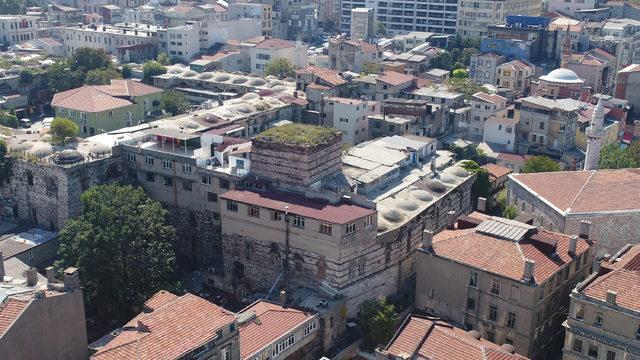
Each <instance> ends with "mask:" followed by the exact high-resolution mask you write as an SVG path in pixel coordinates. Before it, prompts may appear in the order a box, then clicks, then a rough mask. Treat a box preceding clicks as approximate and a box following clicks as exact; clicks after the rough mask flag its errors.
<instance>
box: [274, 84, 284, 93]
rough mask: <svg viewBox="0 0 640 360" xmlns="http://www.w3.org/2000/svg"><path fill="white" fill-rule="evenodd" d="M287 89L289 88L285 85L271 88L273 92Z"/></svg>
mask: <svg viewBox="0 0 640 360" xmlns="http://www.w3.org/2000/svg"><path fill="white" fill-rule="evenodd" d="M285 90H287V88H286V87H285V86H283V85H276V86H274V87H272V88H271V91H273V92H283V91H285Z"/></svg>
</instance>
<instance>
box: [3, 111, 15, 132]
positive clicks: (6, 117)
mask: <svg viewBox="0 0 640 360" xmlns="http://www.w3.org/2000/svg"><path fill="white" fill-rule="evenodd" d="M19 124H20V123H19V122H18V118H17V117H16V115H15V114H12V113H11V112H6V111H0V125H3V126H6V127H10V128H14V129H17V128H18V126H19Z"/></svg>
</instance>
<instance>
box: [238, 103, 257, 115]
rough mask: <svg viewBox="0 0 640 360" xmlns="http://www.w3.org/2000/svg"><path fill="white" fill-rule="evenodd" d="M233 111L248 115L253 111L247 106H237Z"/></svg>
mask: <svg viewBox="0 0 640 360" xmlns="http://www.w3.org/2000/svg"><path fill="white" fill-rule="evenodd" d="M235 109H236V110H237V111H239V112H241V113H243V114H249V113H252V112H253V109H252V108H251V106H249V105H247V104H241V105H238V106H236V107H235Z"/></svg>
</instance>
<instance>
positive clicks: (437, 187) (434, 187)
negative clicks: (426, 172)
mask: <svg viewBox="0 0 640 360" xmlns="http://www.w3.org/2000/svg"><path fill="white" fill-rule="evenodd" d="M424 185H425V187H426V188H427V190H429V191H431V192H434V193H436V194H443V193H444V192H445V191H447V188H446V187H445V186H444V185H442V184H441V183H440V182H438V181H437V180H433V179H427V180H424Z"/></svg>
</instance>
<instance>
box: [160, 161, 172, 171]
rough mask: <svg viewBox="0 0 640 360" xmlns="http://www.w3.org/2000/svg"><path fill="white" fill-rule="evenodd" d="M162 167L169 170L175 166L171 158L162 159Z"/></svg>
mask: <svg viewBox="0 0 640 360" xmlns="http://www.w3.org/2000/svg"><path fill="white" fill-rule="evenodd" d="M162 167H163V168H165V169H167V170H169V169H171V168H172V167H173V163H172V162H171V160H169V159H164V160H162Z"/></svg>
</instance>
